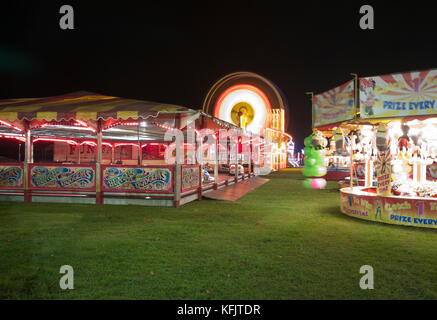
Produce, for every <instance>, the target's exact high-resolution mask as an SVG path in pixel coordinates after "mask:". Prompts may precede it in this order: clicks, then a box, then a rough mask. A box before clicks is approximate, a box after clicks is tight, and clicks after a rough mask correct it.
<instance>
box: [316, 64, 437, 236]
mask: <svg viewBox="0 0 437 320" xmlns="http://www.w3.org/2000/svg"><path fill="white" fill-rule="evenodd" d="M356 81H357V87H358V82H359V91H358V90H357V92H356V94H357V96H358V95H359V105H358V106H357V110H356V112H355V116H354V117H353V118H352V119H350V120H345V121H343V122H341V123H337V124H336V125H335V126H333V127H331V128H330V129H331V132H332V133H333V136H334V135H337V137H338V140H339V141H341V142H339V143H337V146H339V147H340V149H341V150H342V151H341V152H335V154H337V155H338V154H344V155H345V157H349V159H350V160H349V173H350V177H349V179H347V181H346V182H345V183H342V184H343V185H342V188H341V189H340V205H341V211H342V212H343V213H345V214H347V215H349V216H353V217H357V218H361V219H365V220H372V221H378V222H384V223H390V224H400V225H407V226H416V227H426V228H437V109H436V107H437V106H436V100H437V70H428V71H419V72H408V73H399V74H390V75H382V76H374V77H365V78H360V79H359V80H358V79H357V80H356ZM323 129H325V130H326V128H323ZM334 140H335V139H334Z"/></svg>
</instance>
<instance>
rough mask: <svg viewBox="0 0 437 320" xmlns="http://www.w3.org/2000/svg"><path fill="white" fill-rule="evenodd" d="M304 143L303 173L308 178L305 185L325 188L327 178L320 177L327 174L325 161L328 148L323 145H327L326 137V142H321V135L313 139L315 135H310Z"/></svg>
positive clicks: (306, 186)
mask: <svg viewBox="0 0 437 320" xmlns="http://www.w3.org/2000/svg"><path fill="white" fill-rule="evenodd" d="M304 144H305V148H304V152H305V160H304V164H305V166H304V168H303V172H302V173H303V175H304V176H305V177H308V178H307V179H305V180H304V182H303V185H304V187H305V188H308V189H310V188H313V189H323V188H324V187H325V186H326V180H325V179H323V178H320V177H323V176H324V175H326V167H325V164H324V161H323V158H324V155H325V151H326V150H325V149H324V147H322V145H324V146H326V139H325V142H321V140H320V136H317V137H316V139H313V135H309V136H308V137H306V138H305V140H304Z"/></svg>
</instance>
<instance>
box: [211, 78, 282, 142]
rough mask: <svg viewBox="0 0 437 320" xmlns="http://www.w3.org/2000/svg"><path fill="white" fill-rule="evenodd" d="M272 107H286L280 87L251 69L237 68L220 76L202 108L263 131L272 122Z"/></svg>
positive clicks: (248, 128)
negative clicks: (244, 70)
mask: <svg viewBox="0 0 437 320" xmlns="http://www.w3.org/2000/svg"><path fill="white" fill-rule="evenodd" d="M272 109H285V100H284V98H283V95H282V94H281V93H280V91H279V89H278V88H277V87H276V86H275V85H274V84H273V83H272V82H271V81H269V80H268V79H266V78H264V77H262V76H260V75H258V74H255V73H251V72H236V73H232V74H229V75H227V76H225V77H223V78H221V79H220V80H218V81H217V82H216V83H215V84H214V85H213V86H212V88H211V89H210V91H209V92H208V94H207V96H206V98H205V100H204V102H203V111H204V112H206V113H208V114H211V115H213V116H215V117H216V118H219V119H221V120H224V121H227V122H230V123H233V124H235V125H236V126H239V127H243V128H246V129H247V130H248V131H251V132H252V133H255V134H261V133H262V130H263V129H265V128H270V127H271V126H272Z"/></svg>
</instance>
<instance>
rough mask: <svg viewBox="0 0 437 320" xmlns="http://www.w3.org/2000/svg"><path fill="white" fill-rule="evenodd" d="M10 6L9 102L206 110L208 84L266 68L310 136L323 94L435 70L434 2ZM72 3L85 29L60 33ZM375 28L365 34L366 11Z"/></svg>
mask: <svg viewBox="0 0 437 320" xmlns="http://www.w3.org/2000/svg"><path fill="white" fill-rule="evenodd" d="M9 2H10V3H9V4H6V3H2V5H1V7H2V8H1V22H0V24H1V25H0V26H1V30H0V35H1V42H0V76H1V86H0V98H19V97H38V96H52V95H58V94H64V93H68V92H73V91H78V90H86V91H91V92H97V93H101V94H107V95H114V96H121V97H127V98H136V99H143V100H150V101H158V102H167V103H174V104H179V105H185V106H188V107H192V108H194V109H198V108H201V105H202V101H203V98H204V97H205V95H206V93H207V91H208V89H209V88H210V86H211V85H212V84H213V83H214V82H215V81H216V80H217V79H218V78H220V77H222V76H223V75H225V74H227V73H231V72H235V71H251V72H255V73H259V74H261V75H263V76H265V77H267V78H268V79H270V80H271V81H273V82H274V83H275V84H276V85H277V86H278V87H279V88H280V89H281V90H282V92H283V93H284V95H285V97H286V99H287V101H288V105H289V110H288V124H287V127H288V132H290V133H291V134H292V135H293V136H294V137H295V140H296V142H297V143H298V144H299V145H301V143H302V140H303V138H304V137H305V136H306V135H308V134H309V133H310V132H311V105H310V101H309V99H308V98H307V96H305V94H304V93H305V92H306V91H314V92H316V93H319V92H322V91H325V90H328V89H331V88H333V87H335V86H337V85H340V84H342V83H344V82H346V81H348V80H350V79H351V78H352V77H351V76H350V73H351V72H354V73H358V74H359V75H360V76H371V75H378V74H386V73H393V72H401V71H410V70H421V69H429V68H437V54H436V50H437V41H436V34H437V32H436V31H437V23H436V22H435V21H437V14H436V13H435V11H434V9H433V8H432V3H431V2H430V1H427V2H421V1H414V2H409V4H408V5H407V4H405V5H403V4H402V3H401V2H399V1H396V2H390V1H345V2H341V1H320V2H314V1H309V0H308V1H300V2H301V3H299V4H297V2H296V1H288V2H283V3H282V2H274V1H265V3H258V2H251V1H239V2H238V1H234V2H224V1H204V4H198V3H196V2H192V3H190V2H186V1H178V2H176V1H175V2H163V1H157V2H156V3H155V4H153V3H151V2H148V1H142V2H130V1H117V2H114V3H113V2H110V3H108V2H103V1H101V2H98V1H81V2H77V1H21V2H20V1H9ZM287 3H288V4H287ZM63 4H70V5H72V6H73V8H74V12H75V30H72V31H71V30H70V31H63V30H61V29H60V28H59V24H58V23H59V18H60V17H61V15H60V14H59V13H58V12H59V8H60V7H61V5H63ZM364 4H371V5H372V6H373V8H374V10H375V30H361V29H360V28H359V25H358V22H359V18H360V14H359V8H360V6H361V5H364Z"/></svg>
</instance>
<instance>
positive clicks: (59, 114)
mask: <svg viewBox="0 0 437 320" xmlns="http://www.w3.org/2000/svg"><path fill="white" fill-rule="evenodd" d="M193 112H197V111H195V110H192V109H189V108H186V107H182V106H178V105H172V104H163V103H157V102H150V101H142V100H134V99H125V98H119V97H112V96H104V95H101V94H96V93H91V92H86V91H80V92H74V93H69V94H65V95H61V96H54V97H45V98H25V99H5V100H0V120H9V121H15V120H20V121H21V120H28V121H32V120H38V121H40V120H45V121H52V120H55V121H62V120H73V119H80V120H84V121H87V120H98V119H102V120H109V119H114V120H116V119H123V120H127V119H138V118H143V119H146V118H147V117H148V116H150V115H157V114H160V113H193Z"/></svg>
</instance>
